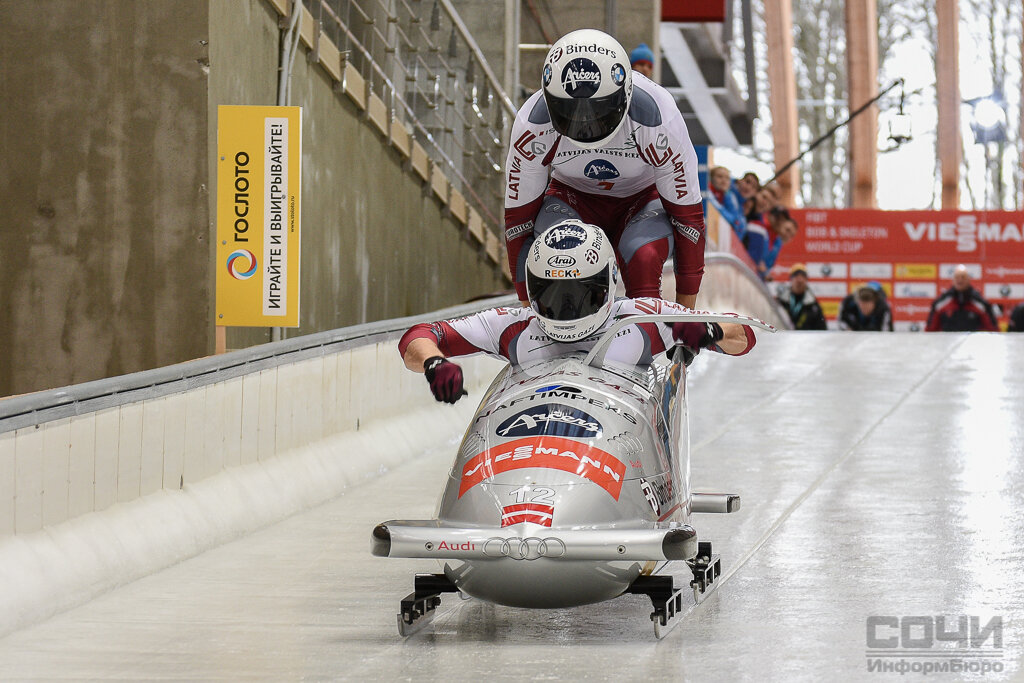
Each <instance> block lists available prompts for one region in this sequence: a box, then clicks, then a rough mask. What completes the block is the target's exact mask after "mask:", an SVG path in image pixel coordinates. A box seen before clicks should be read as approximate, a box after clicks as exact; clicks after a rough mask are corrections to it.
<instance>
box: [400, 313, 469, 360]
mask: <svg viewBox="0 0 1024 683" xmlns="http://www.w3.org/2000/svg"><path fill="white" fill-rule="evenodd" d="M415 339H429V340H431V341H433V342H434V343H435V344H437V348H439V349H441V353H443V354H444V356H445V358H450V357H451V356H467V355H469V354H471V353H479V352H481V351H483V349H478V348H477V347H475V346H473V345H472V344H470V343H469V342H468V341H466V340H465V339H464V338H463V337H462V335H461V334H459V333H458V332H456V331H455V328H453V327H452V326H451V325H449V324H448V321H446V320H440V321H438V322H436V323H418V324H416V325H413V326H412V327H410V328H409V329H408V330H406V333H405V334H403V335H402V338H401V339H400V340H399V341H398V353H400V354H401V355H402V358H405V352H406V350H407V349H408V348H409V344H411V343H412V342H413V340H415Z"/></svg>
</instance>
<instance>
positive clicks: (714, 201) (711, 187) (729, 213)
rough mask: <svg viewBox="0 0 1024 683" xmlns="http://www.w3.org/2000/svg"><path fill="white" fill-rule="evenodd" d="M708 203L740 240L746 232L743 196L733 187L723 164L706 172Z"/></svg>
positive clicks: (730, 177)
mask: <svg viewBox="0 0 1024 683" xmlns="http://www.w3.org/2000/svg"><path fill="white" fill-rule="evenodd" d="M708 203H709V204H711V206H713V207H715V209H716V210H717V211H718V213H719V214H721V216H722V218H724V219H725V220H726V221H727V222H728V223H729V225H731V226H732V231H733V232H734V233H736V238H737V239H741V240H742V239H743V236H744V235H745V234H746V232H747V219H746V218H744V216H743V198H742V197H741V196H740V194H739V192H738V191H737V190H736V189H734V187H733V184H732V176H731V175H730V173H729V169H727V168H726V167H725V166H716V167H714V168H713V169H711V172H710V173H709V174H708Z"/></svg>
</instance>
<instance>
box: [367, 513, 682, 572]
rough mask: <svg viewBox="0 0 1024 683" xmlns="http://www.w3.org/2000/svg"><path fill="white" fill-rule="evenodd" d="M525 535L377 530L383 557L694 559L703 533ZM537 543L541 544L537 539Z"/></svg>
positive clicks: (396, 527)
mask: <svg viewBox="0 0 1024 683" xmlns="http://www.w3.org/2000/svg"><path fill="white" fill-rule="evenodd" d="M542 536H543V538H541V537H538V538H536V539H532V538H531V539H522V538H519V537H517V536H514V535H513V533H510V532H509V531H508V530H507V529H495V528H489V529H488V528H479V527H475V528H461V527H452V526H442V525H441V524H440V522H438V521H437V520H392V521H389V522H384V523H383V524H378V525H377V527H376V528H375V529H374V530H373V536H372V538H371V544H370V552H372V553H373V554H374V555H376V556H377V557H417V558H433V559H461V560H503V559H509V560H538V559H540V558H542V557H543V558H545V559H548V560H592V561H598V562H610V561H615V560H639V561H647V560H689V559H691V558H693V557H695V556H696V555H697V532H696V531H694V530H693V527H691V526H688V525H678V526H675V527H672V528H654V529H550V530H545V533H544V534H542ZM531 541H535V542H531Z"/></svg>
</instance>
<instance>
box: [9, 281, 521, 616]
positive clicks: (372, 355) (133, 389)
mask: <svg viewBox="0 0 1024 683" xmlns="http://www.w3.org/2000/svg"><path fill="white" fill-rule="evenodd" d="M512 303H514V298H511V297H504V298H501V299H491V300H488V301H483V302H478V303H474V304H469V305H465V306H460V307H457V308H452V309H446V310H443V311H438V312H436V313H433V314H429V315H427V316H420V317H416V318H407V319H401V320H390V321H382V322H378V323H370V324H366V325H359V326H356V327H350V328H345V329H341V330H335V331H332V332H325V333H319V334H315V335H309V336H305V337H299V338H295V339H289V340H285V341H282V342H277V343H273V344H266V345H263V346H260V347H255V348H252V349H246V350H243V351H236V352H232V353H228V354H225V355H222V356H218V357H213V358H205V359H201V360H196V361H191V362H189V363H182V364H180V365H174V366H169V367H166V368H160V369H157V370H151V371H147V372H140V373H136V374H132V375H125V376H123V377H117V378H110V379H106V380H100V381H96V382H89V383H86V384H81V385H75V386H72V387H67V388H64V389H57V390H53V391H47V392H40V393H38V394H30V395H26V396H21V397H15V398H10V399H7V400H4V401H0V636H2V635H3V634H5V633H8V632H10V631H12V630H14V629H16V628H19V627H20V626H23V625H26V624H29V623H32V622H35V621H38V620H40V619H43V618H45V617H47V616H50V615H51V614H54V613H56V612H59V611H62V610H64V609H68V608H70V607H73V606H75V605H77V604H80V603H82V602H85V601H87V600H89V599H90V598H92V597H94V596H96V595H98V594H100V593H102V592H104V591H106V590H109V589H110V588H113V587H115V586H117V585H120V584H123V583H126V582H128V581H131V580H134V579H136V578H140V577H142V576H145V575H147V574H150V573H152V572H155V571H157V570H159V569H161V568H163V567H166V566H169V565H171V564H174V563H175V562H179V561H181V560H183V559H186V558H188V557H191V556H193V555H196V554H198V553H201V552H203V551H204V550H206V549H208V548H211V547H214V546H217V545H220V544H222V543H225V542H228V541H230V540H232V539H235V538H238V537H240V536H242V535H245V534H246V533H249V532H252V531H254V530H256V529H259V528H261V527H264V526H266V525H268V524H271V523H273V522H276V521H279V520H281V519H284V518H285V517H288V516H289V515H291V514H294V513H295V512H298V511H300V510H303V509H306V508H309V507H311V506H313V505H316V504H318V503H321V502H323V501H326V500H328V499H330V498H332V497H334V496H336V495H338V493H339V492H341V491H342V490H344V488H345V487H347V486H350V485H352V484H354V483H358V482H359V481H360V480H363V479H365V478H368V477H372V476H376V475H377V474H378V473H379V472H381V471H383V470H385V469H387V468H390V467H393V466H397V465H399V464H401V463H402V462H403V461H406V460H408V459H410V458H413V457H416V456H417V455H419V454H420V453H422V452H423V451H424V450H426V449H427V448H429V447H430V446H437V445H441V444H443V443H444V442H445V441H450V440H452V439H457V438H458V436H461V434H462V433H463V431H464V430H465V426H466V424H467V423H468V421H469V419H470V417H471V416H472V413H473V409H474V408H475V403H474V402H473V401H463V402H461V403H460V404H458V405H456V406H450V405H447V404H438V403H436V402H435V401H434V400H433V398H432V397H431V396H430V392H429V389H428V387H427V386H426V383H425V382H424V381H423V377H422V376H421V375H418V374H416V373H412V372H409V371H408V370H407V369H406V368H405V367H404V365H403V364H402V362H401V359H400V357H399V355H398V352H397V342H398V339H399V337H400V336H401V334H402V332H404V331H405V330H406V329H407V328H408V327H409V326H410V325H412V324H413V323H414V322H419V321H422V320H434V319H437V318H442V317H454V316H459V315H466V314H468V313H472V312H475V311H477V310H481V309H483V308H487V307H489V306H494V305H505V304H512ZM462 365H463V367H464V369H465V371H466V374H467V383H468V389H469V391H470V392H471V395H475V396H479V395H480V392H481V391H483V389H484V388H486V386H487V384H488V383H489V382H490V381H491V380H492V379H493V377H494V375H495V374H497V372H498V370H499V369H500V368H501V367H502V363H501V362H498V361H495V360H493V359H490V358H487V357H482V356H481V357H474V358H469V359H466V360H465V361H464V362H463V363H462ZM385 443H387V444H390V445H391V447H390V448H388V449H383V448H382V447H381V444H385ZM396 443H397V444H401V446H400V447H399V448H394V444H396ZM456 445H457V444H456ZM453 447H454V446H453Z"/></svg>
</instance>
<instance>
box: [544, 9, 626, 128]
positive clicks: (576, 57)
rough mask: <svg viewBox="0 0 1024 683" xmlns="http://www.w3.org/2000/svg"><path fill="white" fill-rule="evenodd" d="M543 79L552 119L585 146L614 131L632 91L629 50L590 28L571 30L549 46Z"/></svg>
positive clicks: (623, 117)
mask: <svg viewBox="0 0 1024 683" xmlns="http://www.w3.org/2000/svg"><path fill="white" fill-rule="evenodd" d="M542 84H543V88H544V101H545V103H546V104H547V107H548V114H549V115H550V116H551V125H552V126H553V127H554V129H555V130H556V131H557V132H558V133H560V134H561V135H564V136H565V137H567V138H570V139H571V140H573V141H574V142H575V143H576V144H577V145H579V146H581V147H598V146H600V145H602V144H604V143H605V142H607V141H608V140H609V139H610V138H611V137H612V136H613V135H615V133H617V132H618V130H619V128H620V127H621V126H622V122H623V121H624V120H625V118H626V112H627V111H628V110H629V102H630V99H631V98H632V96H633V77H632V69H631V68H630V66H629V55H628V54H627V53H626V51H625V50H624V49H622V46H621V45H619V43H618V41H617V40H615V39H614V38H612V37H611V36H610V35H608V34H607V33H603V32H601V31H598V30H596V29H592V28H585V29H580V30H578V31H573V32H571V33H567V34H565V35H564V36H562V37H561V38H559V39H558V40H557V41H556V42H555V44H554V45H552V46H551V50H549V51H548V56H547V59H545V60H544V70H543V75H542Z"/></svg>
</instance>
